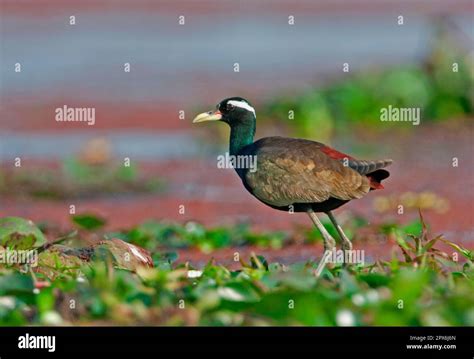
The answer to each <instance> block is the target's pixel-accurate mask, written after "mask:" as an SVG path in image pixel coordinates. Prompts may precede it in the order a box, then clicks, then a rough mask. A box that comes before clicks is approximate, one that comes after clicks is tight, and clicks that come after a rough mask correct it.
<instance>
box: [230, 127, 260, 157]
mask: <svg viewBox="0 0 474 359" xmlns="http://www.w3.org/2000/svg"><path fill="white" fill-rule="evenodd" d="M254 135H255V121H253V123H252V122H250V123H248V124H239V125H238V126H233V127H231V129H230V144H229V154H230V155H237V154H238V153H239V152H240V151H241V150H242V148H244V147H245V146H247V145H250V144H251V143H252V142H253V137H254Z"/></svg>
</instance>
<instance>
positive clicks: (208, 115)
mask: <svg viewBox="0 0 474 359" xmlns="http://www.w3.org/2000/svg"><path fill="white" fill-rule="evenodd" d="M221 119H222V114H221V113H220V112H219V110H217V111H216V112H212V111H209V112H203V113H200V114H199V115H197V116H196V117H195V118H194V120H193V123H197V122H205V121H219V120H221Z"/></svg>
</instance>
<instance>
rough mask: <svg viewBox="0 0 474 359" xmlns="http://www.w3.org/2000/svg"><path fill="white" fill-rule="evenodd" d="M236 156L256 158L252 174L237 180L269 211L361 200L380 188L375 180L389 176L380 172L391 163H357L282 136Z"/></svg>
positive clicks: (241, 173) (310, 143) (317, 144)
mask: <svg viewBox="0 0 474 359" xmlns="http://www.w3.org/2000/svg"><path fill="white" fill-rule="evenodd" d="M239 155H244V156H255V157H256V163H257V167H256V169H254V170H252V171H250V170H249V169H243V170H240V171H238V173H239V176H240V177H241V178H242V181H243V182H244V184H245V186H246V188H247V189H248V190H249V191H250V192H251V193H252V194H253V195H255V196H256V197H257V198H258V199H260V200H261V201H263V202H264V203H266V204H268V205H270V206H273V207H286V206H289V205H294V204H311V203H314V204H318V203H323V202H326V201H330V202H334V200H336V201H340V202H342V203H345V202H347V201H349V200H351V199H355V198H361V197H362V196H364V195H365V194H366V193H368V192H369V191H370V190H371V189H377V188H382V187H381V184H380V181H381V180H382V179H385V178H387V177H388V176H389V173H388V171H386V170H383V169H382V168H383V167H385V166H387V165H389V164H390V163H391V161H390V160H380V161H361V160H357V159H355V158H353V157H352V156H349V155H346V154H344V153H342V152H339V151H336V150H334V149H332V148H330V147H328V146H326V145H324V144H322V143H320V142H316V141H310V140H304V139H295V138H286V137H265V138H262V139H260V140H258V141H256V142H254V143H252V144H250V145H248V146H246V147H244V148H243V149H242V150H241V151H240V152H239Z"/></svg>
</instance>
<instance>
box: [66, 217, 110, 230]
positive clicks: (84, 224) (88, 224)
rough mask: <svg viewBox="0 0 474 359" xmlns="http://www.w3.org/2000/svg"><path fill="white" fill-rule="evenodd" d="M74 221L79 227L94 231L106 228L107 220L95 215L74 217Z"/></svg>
mask: <svg viewBox="0 0 474 359" xmlns="http://www.w3.org/2000/svg"><path fill="white" fill-rule="evenodd" d="M72 221H73V222H74V223H75V224H76V225H78V226H79V227H81V228H83V229H87V230H94V229H98V228H101V227H103V226H104V224H105V223H106V220H105V219H104V218H101V217H99V216H96V215H93V214H78V215H75V216H72Z"/></svg>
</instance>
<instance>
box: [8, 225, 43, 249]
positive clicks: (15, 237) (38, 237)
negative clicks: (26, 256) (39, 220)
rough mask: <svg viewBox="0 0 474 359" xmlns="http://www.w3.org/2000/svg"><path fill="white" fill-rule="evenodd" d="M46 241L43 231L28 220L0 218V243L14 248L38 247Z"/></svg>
mask: <svg viewBox="0 0 474 359" xmlns="http://www.w3.org/2000/svg"><path fill="white" fill-rule="evenodd" d="M46 242H47V240H46V238H45V236H44V235H43V233H42V232H41V231H40V230H39V228H38V227H37V226H36V225H35V224H34V223H33V222H32V221H30V220H28V219H24V218H20V217H4V218H0V245H1V246H3V247H6V248H11V249H16V250H26V249H31V248H38V247H41V246H43V245H45V244H46Z"/></svg>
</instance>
